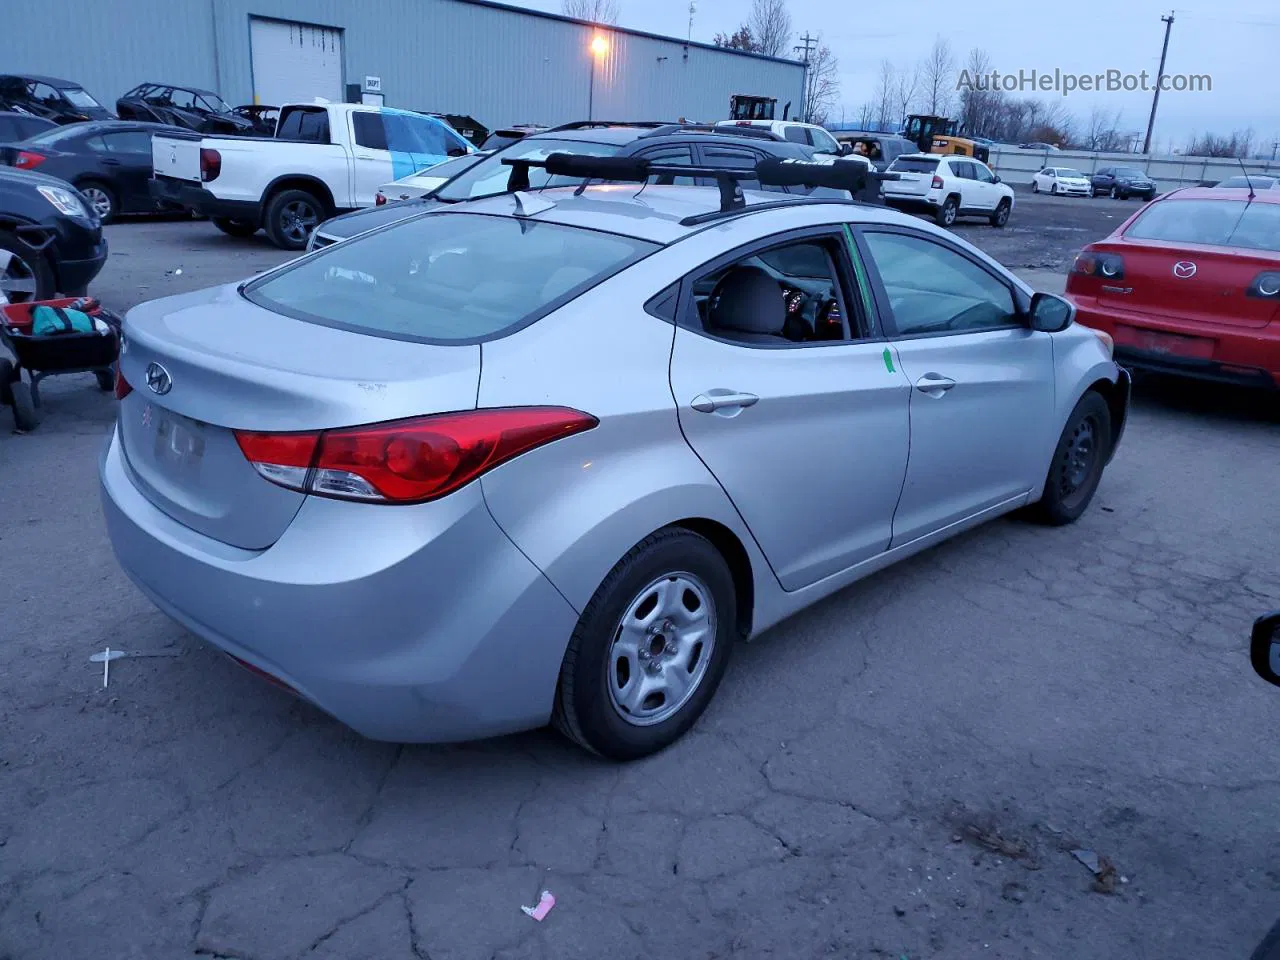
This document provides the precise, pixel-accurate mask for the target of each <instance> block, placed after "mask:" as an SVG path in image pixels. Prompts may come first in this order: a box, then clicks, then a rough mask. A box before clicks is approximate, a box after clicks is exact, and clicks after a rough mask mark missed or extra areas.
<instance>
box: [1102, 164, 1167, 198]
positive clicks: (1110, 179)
mask: <svg viewBox="0 0 1280 960" xmlns="http://www.w3.org/2000/svg"><path fill="white" fill-rule="evenodd" d="M1089 180H1090V183H1091V185H1092V189H1093V196H1095V197H1096V196H1098V195H1099V194H1106V195H1107V196H1109V197H1111V199H1113V200H1128V199H1129V198H1130V197H1141V198H1142V199H1143V200H1154V199H1155V197H1156V182H1155V181H1154V180H1152V179H1151V178H1150V177H1148V176H1147V175H1146V174H1145V173H1143V172H1142V171H1141V170H1139V169H1138V168H1137V167H1099V168H1098V169H1097V170H1095V171H1094V172H1093V176H1091V177H1090V178H1089Z"/></svg>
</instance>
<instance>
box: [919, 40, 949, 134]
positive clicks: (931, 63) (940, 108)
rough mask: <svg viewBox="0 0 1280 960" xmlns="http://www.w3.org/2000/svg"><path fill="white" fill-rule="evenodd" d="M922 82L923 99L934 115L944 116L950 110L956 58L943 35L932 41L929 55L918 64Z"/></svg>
mask: <svg viewBox="0 0 1280 960" xmlns="http://www.w3.org/2000/svg"><path fill="white" fill-rule="evenodd" d="M920 72H921V75H922V79H923V82H924V97H923V99H924V101H925V103H926V105H927V106H928V108H929V112H930V113H931V114H933V115H934V116H938V117H945V116H947V115H948V114H950V112H951V103H952V100H953V99H954V93H955V82H956V77H955V74H956V59H955V57H954V56H952V54H951V44H949V43H948V42H947V41H946V39H944V38H943V37H938V38H937V39H936V40H934V41H933V47H932V49H930V51H929V55H928V56H927V57H925V58H924V60H923V61H922V62H921V64H920Z"/></svg>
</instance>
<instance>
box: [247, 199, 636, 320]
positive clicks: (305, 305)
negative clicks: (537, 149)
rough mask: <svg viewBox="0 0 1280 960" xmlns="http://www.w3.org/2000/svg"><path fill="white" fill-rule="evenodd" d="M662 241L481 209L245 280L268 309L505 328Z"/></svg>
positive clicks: (420, 221) (435, 218) (303, 315)
mask: <svg viewBox="0 0 1280 960" xmlns="http://www.w3.org/2000/svg"><path fill="white" fill-rule="evenodd" d="M656 249H657V245H656V244H652V243H648V242H646V241H643V240H637V239H634V238H631V237H622V236H617V235H616V234H610V233H600V232H598V231H594V230H584V229H581V228H578V227H566V226H562V225H560V224H553V223H538V222H534V221H530V220H517V219H515V218H513V217H495V216H484V215H478V214H452V213H437V214H429V215H427V216H425V217H420V218H417V219H414V220H409V221H405V222H402V223H399V224H396V225H395V226H393V227H391V228H389V229H385V230H379V231H376V232H374V233H371V234H368V235H366V236H364V237H357V238H354V239H352V240H348V241H346V242H344V243H340V244H334V245H333V246H332V247H330V248H329V249H327V250H325V251H324V252H323V253H320V254H318V255H316V256H313V257H310V258H307V259H304V260H302V261H300V262H299V263H298V264H297V265H296V266H293V267H287V268H285V270H284V271H283V272H281V273H276V274H273V275H270V276H267V277H264V278H262V279H261V280H259V281H256V282H254V283H251V284H249V285H248V286H247V287H246V288H245V296H246V297H247V298H248V299H249V300H251V301H253V302H254V303H256V304H258V305H259V306H261V307H265V308H266V309H268V310H273V311H275V312H277V313H283V314H286V315H288V316H292V317H296V318H298V319H300V320H306V321H310V322H313V323H320V324H324V325H325V326H334V327H341V328H343V329H348V330H354V331H356V332H358V333H367V334H372V335H374V336H385V337H391V338H394V339H401V340H427V341H432V342H443V343H466V342H476V341H480V340H485V339H489V338H492V337H495V336H500V335H501V334H502V333H503V332H504V331H510V330H512V329H514V328H516V327H518V326H521V325H522V324H523V323H525V322H527V321H529V320H531V319H536V318H537V317H538V316H541V315H543V314H544V313H546V312H547V311H548V310H550V309H554V308H555V307H556V306H559V305H560V304H561V303H564V302H566V301H567V300H569V299H572V298H573V297H575V296H577V295H578V294H580V293H582V292H584V291H585V290H587V289H588V288H590V287H592V286H594V285H595V284H597V283H599V282H600V281H601V280H603V279H605V278H606V277H608V276H610V275H612V274H614V273H616V272H617V271H618V270H621V269H622V268H623V267H625V266H627V265H628V264H630V263H633V262H634V261H636V260H638V259H640V258H641V257H644V256H646V255H647V254H649V253H651V252H653V251H654V250H656Z"/></svg>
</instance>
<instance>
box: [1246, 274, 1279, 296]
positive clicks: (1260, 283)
mask: <svg viewBox="0 0 1280 960" xmlns="http://www.w3.org/2000/svg"><path fill="white" fill-rule="evenodd" d="M1245 295H1246V296H1250V297H1262V298H1264V299H1266V300H1280V270H1264V271H1263V272H1262V273H1260V274H1258V275H1257V276H1256V277H1254V278H1253V283H1251V284H1249V289H1248V290H1246V291H1245Z"/></svg>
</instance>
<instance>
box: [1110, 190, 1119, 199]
mask: <svg viewBox="0 0 1280 960" xmlns="http://www.w3.org/2000/svg"><path fill="white" fill-rule="evenodd" d="M1111 199H1112V200H1119V199H1120V191H1119V190H1118V189H1117V188H1116V187H1112V188H1111Z"/></svg>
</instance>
